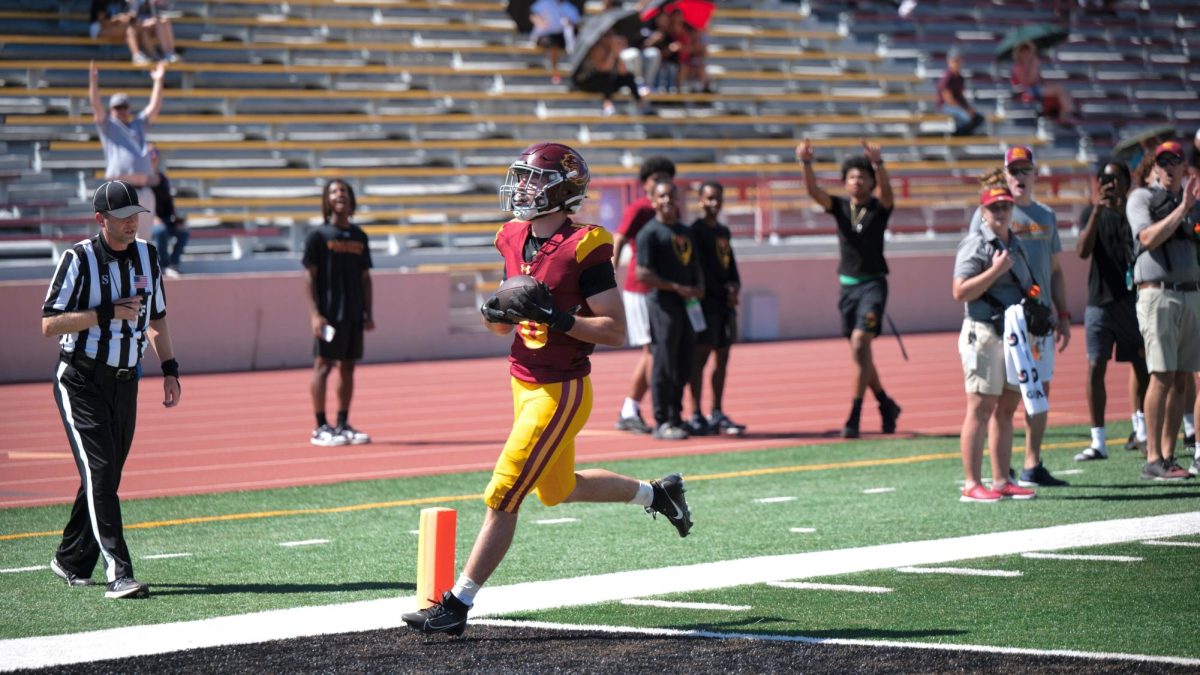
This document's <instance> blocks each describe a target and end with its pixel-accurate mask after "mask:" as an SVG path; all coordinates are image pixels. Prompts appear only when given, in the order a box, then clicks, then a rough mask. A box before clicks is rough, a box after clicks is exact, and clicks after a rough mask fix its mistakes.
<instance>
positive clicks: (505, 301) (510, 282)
mask: <svg viewBox="0 0 1200 675" xmlns="http://www.w3.org/2000/svg"><path fill="white" fill-rule="evenodd" d="M541 294H542V289H541V284H540V283H539V282H538V280H537V279H534V278H533V277H531V276H529V275H527V274H518V275H517V276H515V277H509V278H507V279H505V280H504V283H502V284H500V287H499V288H497V289H496V292H495V293H493V294H492V296H493V297H494V298H496V304H495V308H496V309H498V310H500V311H502V312H504V311H507V310H510V309H511V310H514V311H517V312H520V311H521V310H522V308H523V307H524V301H526V300H527V299H537V298H540V296H541Z"/></svg>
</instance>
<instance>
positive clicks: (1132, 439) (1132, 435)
mask: <svg viewBox="0 0 1200 675" xmlns="http://www.w3.org/2000/svg"><path fill="white" fill-rule="evenodd" d="M1125 449H1126V450H1128V451H1130V452H1141V453H1142V454H1143V455H1144V454H1146V444H1145V443H1139V442H1138V439H1137V432H1136V431H1131V432H1129V440H1127V441H1125Z"/></svg>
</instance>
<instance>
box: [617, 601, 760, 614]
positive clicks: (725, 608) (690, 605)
mask: <svg viewBox="0 0 1200 675" xmlns="http://www.w3.org/2000/svg"><path fill="white" fill-rule="evenodd" d="M621 604H622V605H633V606H635V607H662V608H663V609H708V610H715V611H719V612H745V611H749V610H750V609H753V608H752V607H751V606H750V605H722V604H719V603H716V602H672V601H670V600H642V599H640V598H629V599H628V600H622V601H621Z"/></svg>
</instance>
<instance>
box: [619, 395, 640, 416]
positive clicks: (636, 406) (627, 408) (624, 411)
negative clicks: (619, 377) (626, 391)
mask: <svg viewBox="0 0 1200 675" xmlns="http://www.w3.org/2000/svg"><path fill="white" fill-rule="evenodd" d="M641 414H642V406H641V404H640V403H638V402H637V401H635V400H633V399H631V398H629V397H628V396H626V397H625V404H624V405H622V406H621V417H640V416H641Z"/></svg>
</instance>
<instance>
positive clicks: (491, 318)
mask: <svg viewBox="0 0 1200 675" xmlns="http://www.w3.org/2000/svg"><path fill="white" fill-rule="evenodd" d="M479 313H480V314H482V315H483V318H484V319H487V322H488V323H506V324H509V325H512V324H513V323H515V322H514V321H513V320H512V319H509V318H508V315H507V314H505V313H504V310H502V309H500V298H497V297H496V296H494V295H493V296H492V297H490V298H488V299H487V302H485V303H483V306H482V307H480V308H479Z"/></svg>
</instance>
